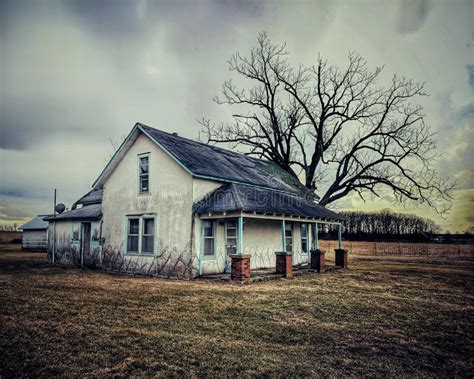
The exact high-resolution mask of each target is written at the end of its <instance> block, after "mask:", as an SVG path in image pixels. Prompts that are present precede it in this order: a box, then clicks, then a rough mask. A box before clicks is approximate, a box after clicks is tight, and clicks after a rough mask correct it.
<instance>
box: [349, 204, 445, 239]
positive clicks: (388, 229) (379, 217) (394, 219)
mask: <svg viewBox="0 0 474 379" xmlns="http://www.w3.org/2000/svg"><path fill="white" fill-rule="evenodd" d="M341 214H343V215H344V216H346V217H347V220H346V221H345V222H344V236H345V238H350V239H355V240H360V239H363V240H373V239H387V240H400V239H405V240H411V239H420V238H421V239H428V237H429V236H430V235H433V234H436V233H439V232H440V227H439V226H438V225H436V223H435V222H434V221H433V220H431V219H429V218H425V217H420V216H416V215H411V214H404V213H396V212H392V211H390V210H388V209H384V210H382V211H378V212H363V211H346V212H341Z"/></svg>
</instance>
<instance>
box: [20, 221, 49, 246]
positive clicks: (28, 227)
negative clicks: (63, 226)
mask: <svg viewBox="0 0 474 379" xmlns="http://www.w3.org/2000/svg"><path fill="white" fill-rule="evenodd" d="M47 216H48V215H38V216H36V217H35V218H33V219H32V220H30V221H28V222H27V223H26V224H23V225H22V226H21V227H20V229H21V230H22V231H23V233H22V239H21V247H22V249H23V250H26V251H46V250H47V246H48V221H45V220H44V218H45V217H47Z"/></svg>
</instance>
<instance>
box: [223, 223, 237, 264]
mask: <svg viewBox="0 0 474 379" xmlns="http://www.w3.org/2000/svg"><path fill="white" fill-rule="evenodd" d="M231 223H234V227H231V228H229V224H231ZM224 227H225V229H224V239H225V251H226V254H227V255H229V254H237V245H238V233H239V230H238V228H239V226H238V220H237V219H228V220H226V221H225V225H224ZM228 229H235V236H230V237H229V235H228V233H227V231H228ZM229 239H232V240H235V245H232V246H233V247H235V251H234V252H229V247H230V246H231V245H229V243H228V240H229Z"/></svg>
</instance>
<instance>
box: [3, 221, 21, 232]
mask: <svg viewBox="0 0 474 379" xmlns="http://www.w3.org/2000/svg"><path fill="white" fill-rule="evenodd" d="M17 227H18V224H17V223H15V224H13V225H6V224H0V232H15V231H17Z"/></svg>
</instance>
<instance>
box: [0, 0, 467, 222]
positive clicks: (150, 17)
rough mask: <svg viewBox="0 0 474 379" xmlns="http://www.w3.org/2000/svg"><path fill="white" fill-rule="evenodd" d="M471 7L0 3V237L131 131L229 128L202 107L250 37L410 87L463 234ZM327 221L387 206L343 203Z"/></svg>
mask: <svg viewBox="0 0 474 379" xmlns="http://www.w3.org/2000/svg"><path fill="white" fill-rule="evenodd" d="M473 4H474V1H472V0H467V1H461V0H459V1H457V0H454V1H429V0H418V1H417V0H407V1H386V2H383V1H348V0H347V1H332V0H331V1H320V0H318V1H299V2H298V1H292V2H279V1H246V0H241V1H236V0H226V1H209V0H195V1H191V0H189V1H151V0H136V1H124V0H114V1H92V0H81V1H79V0H75V1H73V0H68V1H66V0H64V1H55V0H50V1H42V0H30V1H18V0H14V1H5V0H0V223H13V222H20V223H21V222H22V221H24V220H25V219H27V218H29V217H31V216H33V215H35V214H38V213H47V212H48V211H50V209H51V208H52V205H51V204H52V193H53V189H54V188H55V187H56V188H58V191H59V200H60V201H62V202H64V203H66V205H67V206H68V207H69V206H70V205H71V203H73V202H74V201H75V200H77V199H78V198H79V197H80V196H81V195H83V194H84V193H86V192H87V191H88V190H89V189H90V186H91V184H92V183H93V181H94V180H95V179H96V177H97V176H98V174H99V173H100V171H101V170H102V168H103V166H104V165H105V164H106V162H107V159H108V157H109V156H110V154H111V153H112V151H113V149H112V145H111V143H110V140H112V141H114V142H116V141H119V140H120V139H121V138H123V136H124V135H126V134H127V133H128V132H129V130H130V129H131V128H132V127H133V125H134V124H135V122H137V121H139V122H142V123H145V124H148V125H150V126H154V127H157V128H159V129H163V130H166V131H170V132H172V131H177V132H179V133H180V135H183V136H186V137H190V138H196V137H197V135H198V131H199V125H198V124H197V122H196V119H198V118H201V117H203V116H205V117H209V118H211V119H214V120H223V119H226V118H227V117H229V110H228V109H226V108H223V107H222V106H218V105H216V104H215V103H213V102H212V101H211V98H212V97H213V96H214V95H216V94H218V93H219V91H220V88H221V85H222V83H223V81H224V80H225V79H227V78H229V77H231V74H230V73H229V72H228V69H227V60H228V58H229V57H230V56H231V55H232V54H233V53H235V52H237V51H241V52H243V53H246V52H247V51H249V49H250V48H251V47H252V46H253V45H254V44H255V42H256V37H257V35H258V33H259V32H260V31H263V30H266V31H267V32H268V33H269V35H270V37H271V38H272V40H274V41H275V42H287V45H288V49H289V51H290V52H291V57H292V60H293V61H295V62H302V63H305V64H311V63H313V62H315V60H316V58H317V56H318V53H319V54H321V55H322V56H323V57H325V58H327V59H328V60H329V61H330V62H331V63H333V64H338V65H341V66H342V65H344V64H345V62H346V56H347V53H348V52H349V51H356V52H358V53H360V54H361V55H363V56H364V57H365V58H366V59H367V60H368V63H369V66H372V67H375V66H378V65H385V69H384V75H387V77H390V76H391V75H392V74H394V73H397V74H399V75H404V76H407V77H410V78H413V79H416V80H419V81H422V82H426V86H427V87H426V88H427V90H428V91H429V92H430V94H431V96H430V97H429V98H427V99H425V100H424V102H423V105H424V106H425V111H426V114H427V119H426V121H427V122H428V123H429V124H430V125H431V126H432V128H433V129H434V130H436V131H437V132H438V135H437V140H438V145H439V148H440V151H441V152H443V153H444V154H445V156H444V158H443V159H442V160H441V161H440V162H438V163H437V165H438V167H439V169H440V171H441V174H442V175H443V176H447V175H449V176H451V177H456V178H457V179H459V182H460V184H459V190H458V191H457V193H456V201H455V204H454V208H453V211H452V213H451V214H450V215H449V217H448V219H447V220H441V219H440V218H437V217H436V215H435V214H433V212H431V211H430V210H428V209H426V208H421V209H418V210H413V209H408V210H406V209H405V210H404V209H403V208H401V207H395V208H396V209H397V210H401V211H406V212H417V213H418V214H422V215H425V216H428V217H432V218H433V219H435V220H436V221H437V222H438V223H440V224H442V226H443V228H444V229H450V230H451V231H456V230H460V231H461V230H464V229H465V228H466V227H467V226H468V225H474V183H473V178H474V171H473V163H472V162H474V154H473V137H474V101H473V97H474V21H473V20H474V7H473ZM338 207H339V208H357V209H365V210H373V209H381V208H387V207H391V208H394V205H393V204H391V203H389V202H387V201H385V200H378V201H371V202H369V203H366V204H364V203H362V202H361V201H360V200H358V199H356V198H355V197H351V198H348V199H344V200H343V201H342V202H341V203H340V204H338Z"/></svg>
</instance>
